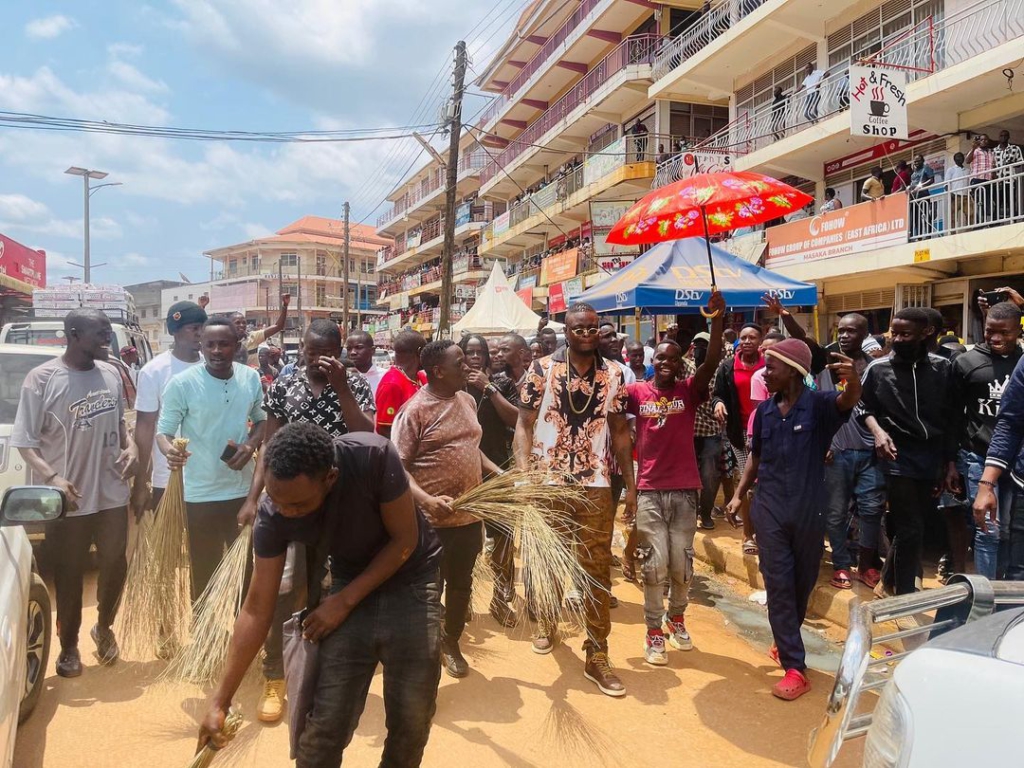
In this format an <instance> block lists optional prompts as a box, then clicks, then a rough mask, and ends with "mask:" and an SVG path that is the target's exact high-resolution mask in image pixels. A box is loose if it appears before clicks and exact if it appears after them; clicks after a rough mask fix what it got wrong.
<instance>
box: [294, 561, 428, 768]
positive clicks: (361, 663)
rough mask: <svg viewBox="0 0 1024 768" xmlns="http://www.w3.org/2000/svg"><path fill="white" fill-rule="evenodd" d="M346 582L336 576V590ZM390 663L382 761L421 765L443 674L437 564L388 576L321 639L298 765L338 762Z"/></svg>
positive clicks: (314, 767) (397, 767)
mask: <svg viewBox="0 0 1024 768" xmlns="http://www.w3.org/2000/svg"><path fill="white" fill-rule="evenodd" d="M342 586H343V584H341V583H335V584H334V586H333V587H332V589H331V591H332V593H333V592H337V591H338V590H339V589H341V587H342ZM378 664H382V665H383V666H384V713H385V724H386V726H387V731H388V735H387V739H386V740H385V741H384V753H383V755H382V756H381V761H380V765H381V768H415V767H416V766H418V765H419V764H420V760H421V759H422V758H423V749H424V747H426V745H427V737H428V736H429V735H430V721H431V720H432V719H433V717H434V711H435V709H436V700H437V684H438V681H439V680H440V677H441V586H440V576H439V575H438V574H437V573H436V572H434V573H432V574H430V575H429V576H428V577H427V578H421V579H419V580H417V581H415V582H413V583H411V584H410V583H405V582H402V583H395V584H385V585H384V586H383V587H381V588H379V589H378V590H377V591H376V592H374V593H373V594H371V595H369V596H368V597H367V598H366V599H365V600H363V602H361V603H360V604H359V605H358V606H356V608H355V610H354V611H352V613H351V614H350V615H349V617H348V618H347V619H346V620H345V621H344V623H343V624H342V625H341V626H340V627H338V628H337V629H336V630H334V632H332V633H331V634H330V635H328V636H327V637H326V638H325V639H324V640H323V641H321V643H320V656H319V672H318V678H317V684H316V695H315V696H314V699H313V709H312V711H311V712H310V714H309V719H308V720H307V721H306V729H305V731H303V733H302V737H301V738H300V740H299V750H298V757H297V758H296V766H297V768H338V766H340V765H341V756H342V753H343V752H344V751H345V747H347V746H348V744H349V742H350V741H351V740H352V734H353V733H355V730H356V725H357V724H358V723H359V716H360V715H361V714H362V713H363V706H364V705H365V704H366V694H367V691H369V689H370V682H371V681H372V680H373V675H374V673H375V672H376V670H377V665H378Z"/></svg>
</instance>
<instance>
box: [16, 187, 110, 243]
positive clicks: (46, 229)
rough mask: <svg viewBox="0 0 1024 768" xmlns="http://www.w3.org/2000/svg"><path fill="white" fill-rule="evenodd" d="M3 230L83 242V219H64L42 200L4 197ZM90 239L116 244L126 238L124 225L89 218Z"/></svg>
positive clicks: (25, 197)
mask: <svg viewBox="0 0 1024 768" xmlns="http://www.w3.org/2000/svg"><path fill="white" fill-rule="evenodd" d="M0 230H5V231H12V232H28V233H31V234H35V235H47V236H48V237H60V238H68V239H78V240H81V238H82V236H83V227H82V219H60V218H57V217H56V216H54V215H53V212H52V211H51V210H50V209H49V207H47V206H46V205H44V204H43V203H41V202H39V201H38V200H33V199H32V198H30V197H28V196H26V195H20V194H13V195H0ZM89 230H90V232H89V235H90V239H97V240H114V239H117V238H119V237H121V236H122V234H123V232H122V230H121V225H120V224H118V223H117V221H115V220H114V219H112V218H110V217H109V216H91V217H90V218H89Z"/></svg>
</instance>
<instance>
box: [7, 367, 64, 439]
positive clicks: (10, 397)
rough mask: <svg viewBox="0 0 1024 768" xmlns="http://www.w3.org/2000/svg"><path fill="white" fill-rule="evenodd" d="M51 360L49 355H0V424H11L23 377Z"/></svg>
mask: <svg viewBox="0 0 1024 768" xmlns="http://www.w3.org/2000/svg"><path fill="white" fill-rule="evenodd" d="M52 359H53V358H52V357H50V356H49V355H32V354H5V355H0V424H13V423H14V416H15V414H16V413H17V412H18V400H19V399H20V398H21V385H22V383H23V382H24V381H25V375H26V374H27V373H28V372H29V371H31V370H32V369H33V368H35V367H36V366H37V365H42V364H43V363H45V362H46V361H47V360H52Z"/></svg>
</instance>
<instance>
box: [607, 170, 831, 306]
mask: <svg viewBox="0 0 1024 768" xmlns="http://www.w3.org/2000/svg"><path fill="white" fill-rule="evenodd" d="M813 201H814V198H813V197H811V196H810V195H808V194H805V193H804V192H801V191H800V190H798V189H794V188H793V187H791V186H789V185H788V184H784V183H783V182H781V181H779V180H778V179H773V178H772V177H771V176H764V175H763V174H760V173H753V172H751V171H722V172H718V173H699V174H696V175H694V176H690V177H689V178H686V179H682V180H680V181H677V182H674V183H672V184H669V185H668V186H665V187H661V188H659V189H656V190H654V191H653V192H651V193H650V194H648V195H647V196H646V197H644V198H643V199H642V200H640V202H638V203H637V204H636V205H634V206H633V207H632V208H630V209H629V210H628V211H627V212H626V215H625V216H623V217H622V218H621V219H619V221H618V222H617V223H616V224H615V226H614V227H612V231H611V232H609V233H608V242H609V243H614V244H617V245H640V244H648V243H662V242H666V241H668V240H681V239H683V238H684V237H703V238H704V239H705V242H706V243H707V247H708V265H709V267H710V268H711V288H712V290H714V289H715V288H716V287H717V286H716V285H715V265H714V263H713V262H712V260H711V242H710V239H709V236H710V235H717V234H720V233H722V232H730V231H732V230H734V229H739V228H740V227H749V226H753V225H754V224H763V223H765V222H766V221H771V220H773V219H777V218H779V217H781V216H784V215H786V214H789V213H793V212H794V211H797V210H800V209H801V208H803V207H804V206H805V205H807V204H808V203H810V202H813Z"/></svg>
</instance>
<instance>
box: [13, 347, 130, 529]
mask: <svg viewBox="0 0 1024 768" xmlns="http://www.w3.org/2000/svg"><path fill="white" fill-rule="evenodd" d="M121 388H122V384H121V377H120V376H119V375H118V373H117V371H116V370H114V368H113V367H112V366H110V365H109V364H107V363H100V362H98V363H96V367H95V368H93V369H92V370H91V371H74V370H71V369H70V368H68V366H67V365H66V364H65V362H64V360H63V359H62V358H59V357H55V358H54V359H53V360H50V361H48V362H45V363H43V364H42V365H40V366H37V367H36V368H33V369H32V370H31V371H29V373H28V376H26V377H25V383H24V385H23V386H22V389H21V400H20V402H19V403H18V414H17V416H16V417H15V419H14V432H13V434H12V436H11V444H12V445H13V446H14V447H16V448H37V449H38V450H39V451H40V453H41V454H42V456H43V458H44V459H46V461H47V463H48V464H49V465H50V466H51V467H53V469H54V470H56V471H57V472H58V473H59V474H60V476H61V477H63V478H65V479H66V480H68V481H69V482H70V483H71V484H72V485H73V486H75V488H76V489H77V491H78V492H79V493H80V494H81V495H82V497H81V498H80V499H79V500H78V502H77V504H78V509H77V510H76V511H75V512H69V513H68V514H69V516H71V515H74V516H81V515H91V514H93V513H95V512H99V511H102V510H105V509H116V508H117V507H123V506H125V505H126V504H127V503H128V483H126V482H125V481H124V480H122V479H121V472H120V470H119V469H118V468H117V466H116V462H117V457H118V456H119V455H120V453H121V436H120V432H121V424H122V422H123V421H124V397H123V393H122V391H121ZM45 479H46V478H44V477H33V479H32V481H33V482H36V483H42V482H43V481H44V480H45Z"/></svg>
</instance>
